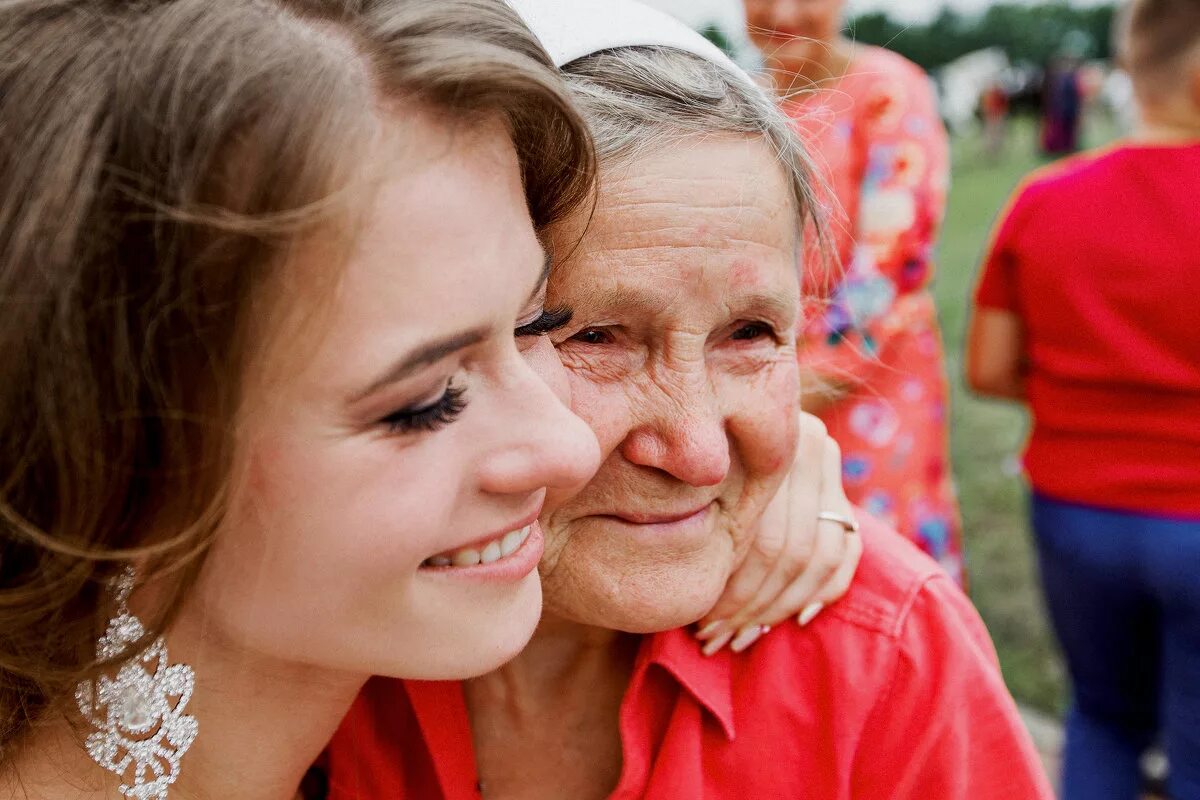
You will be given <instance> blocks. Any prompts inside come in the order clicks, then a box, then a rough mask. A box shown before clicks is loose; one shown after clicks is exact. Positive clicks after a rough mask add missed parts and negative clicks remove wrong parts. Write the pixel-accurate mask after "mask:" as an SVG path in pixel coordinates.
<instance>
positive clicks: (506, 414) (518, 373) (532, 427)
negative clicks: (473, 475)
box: [478, 358, 600, 494]
mask: <svg viewBox="0 0 1200 800" xmlns="http://www.w3.org/2000/svg"><path fill="white" fill-rule="evenodd" d="M497 395H498V396H497V403H498V407H497V408H496V410H495V414H494V417H493V421H492V430H493V431H494V432H495V434H496V437H497V442H496V445H495V446H494V447H491V448H489V450H488V452H487V454H486V456H485V457H484V458H483V459H482V460H481V462H480V464H479V468H478V475H479V479H480V483H481V488H482V489H483V490H484V491H486V492H491V493H495V494H524V493H529V492H533V491H536V490H538V489H541V488H550V489H558V490H575V489H578V488H580V487H582V486H583V485H584V484H586V483H587V482H588V481H589V480H591V477H592V475H594V474H595V472H596V470H597V469H598V468H599V466H600V446H599V444H598V443H597V442H596V435H595V434H594V433H592V429H591V428H589V427H588V425H587V423H586V422H584V421H583V420H581V419H580V418H579V417H577V416H576V415H575V414H574V413H573V412H572V411H571V410H570V409H569V408H567V406H566V405H564V402H563V398H562V397H560V396H559V394H558V393H556V392H555V391H554V389H553V388H551V387H550V385H548V384H547V383H546V381H544V380H543V379H542V378H541V377H539V376H538V374H537V373H536V372H534V371H533V370H532V369H531V368H530V367H529V365H528V364H527V363H526V362H525V361H523V360H521V359H520V358H517V359H516V360H515V363H514V364H513V367H512V373H511V376H510V379H508V380H506V381H505V382H504V385H503V386H502V387H500V388H499V390H498V393H497Z"/></svg>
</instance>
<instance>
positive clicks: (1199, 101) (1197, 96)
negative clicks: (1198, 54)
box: [1188, 60, 1200, 114]
mask: <svg viewBox="0 0 1200 800" xmlns="http://www.w3.org/2000/svg"><path fill="white" fill-rule="evenodd" d="M1188 97H1190V98H1191V101H1192V110H1193V111H1195V112H1196V113H1198V114H1200V60H1198V63H1196V64H1194V65H1193V66H1192V71H1191V73H1190V74H1189V75H1188Z"/></svg>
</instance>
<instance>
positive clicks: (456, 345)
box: [354, 328, 490, 402]
mask: <svg viewBox="0 0 1200 800" xmlns="http://www.w3.org/2000/svg"><path fill="white" fill-rule="evenodd" d="M488 333H490V329H489V328H472V329H471V330H467V331H460V332H459V333H454V334H451V335H449V336H446V337H444V338H442V339H438V340H436V341H433V342H429V343H428V344H424V345H422V346H420V347H418V348H417V349H416V350H414V351H412V352H411V353H408V354H407V355H405V356H403V357H402V358H400V360H399V361H397V362H396V363H395V364H393V365H392V366H391V367H389V368H388V370H387V372H385V373H383V375H381V376H379V377H378V378H377V379H376V380H375V381H373V382H372V383H371V385H370V386H368V387H367V388H366V389H363V390H362V391H361V392H358V393H357V394H355V395H354V402H357V401H359V400H362V399H363V398H364V397H369V396H370V395H372V394H374V393H375V392H377V391H379V390H380V389H382V388H383V387H384V386H387V385H388V384H391V383H396V382H397V381H402V380H404V379H405V378H407V377H408V376H410V375H412V374H413V373H414V372H416V371H417V370H419V369H420V368H421V367H427V366H429V365H430V364H436V363H437V362H439V361H441V360H442V359H443V358H445V357H446V356H448V355H451V354H453V353H457V352H458V351H459V350H463V349H466V348H468V347H470V346H471V345H474V344H479V343H480V342H482V341H483V340H484V339H485V338H487V335H488Z"/></svg>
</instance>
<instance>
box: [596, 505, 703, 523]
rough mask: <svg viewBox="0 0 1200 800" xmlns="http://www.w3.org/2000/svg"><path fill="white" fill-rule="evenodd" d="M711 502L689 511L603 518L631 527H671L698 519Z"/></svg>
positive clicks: (619, 514) (630, 514)
mask: <svg viewBox="0 0 1200 800" xmlns="http://www.w3.org/2000/svg"><path fill="white" fill-rule="evenodd" d="M711 505H712V502H708V503H705V504H704V505H702V506H698V507H696V508H693V509H691V510H690V511H680V512H676V513H659V514H643V513H640V512H633V511H631V512H624V511H623V512H618V513H615V514H606V515H604V516H608V517H612V518H613V519H618V520H620V521H621V522H628V523H630V524H632V525H671V524H674V523H676V522H683V521H684V520H690V519H692V518H693V517H698V516H700V515H702V514H704V513H705V512H706V511H707V510H708V507H709V506H711Z"/></svg>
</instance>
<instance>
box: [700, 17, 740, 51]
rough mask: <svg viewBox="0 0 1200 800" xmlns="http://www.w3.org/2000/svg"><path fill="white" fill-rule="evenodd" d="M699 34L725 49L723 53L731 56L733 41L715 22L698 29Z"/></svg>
mask: <svg viewBox="0 0 1200 800" xmlns="http://www.w3.org/2000/svg"><path fill="white" fill-rule="evenodd" d="M700 35H701V36H703V37H704V38H705V39H708V40H709V41H710V42H712V43H713V44H715V45H716V46H717V47H719V48H721V49H722V50H723V51H725V55H727V56H729V57H730V58H732V57H733V42H732V41H730V39H729V36H728V35H727V34H726V33H725V31H723V30H722V29H721V28H720V27H719V26H718V25H717V24H716V23H709V24H708V25H706V26H705V27H704V28H703V29H702V30H701V31H700Z"/></svg>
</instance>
